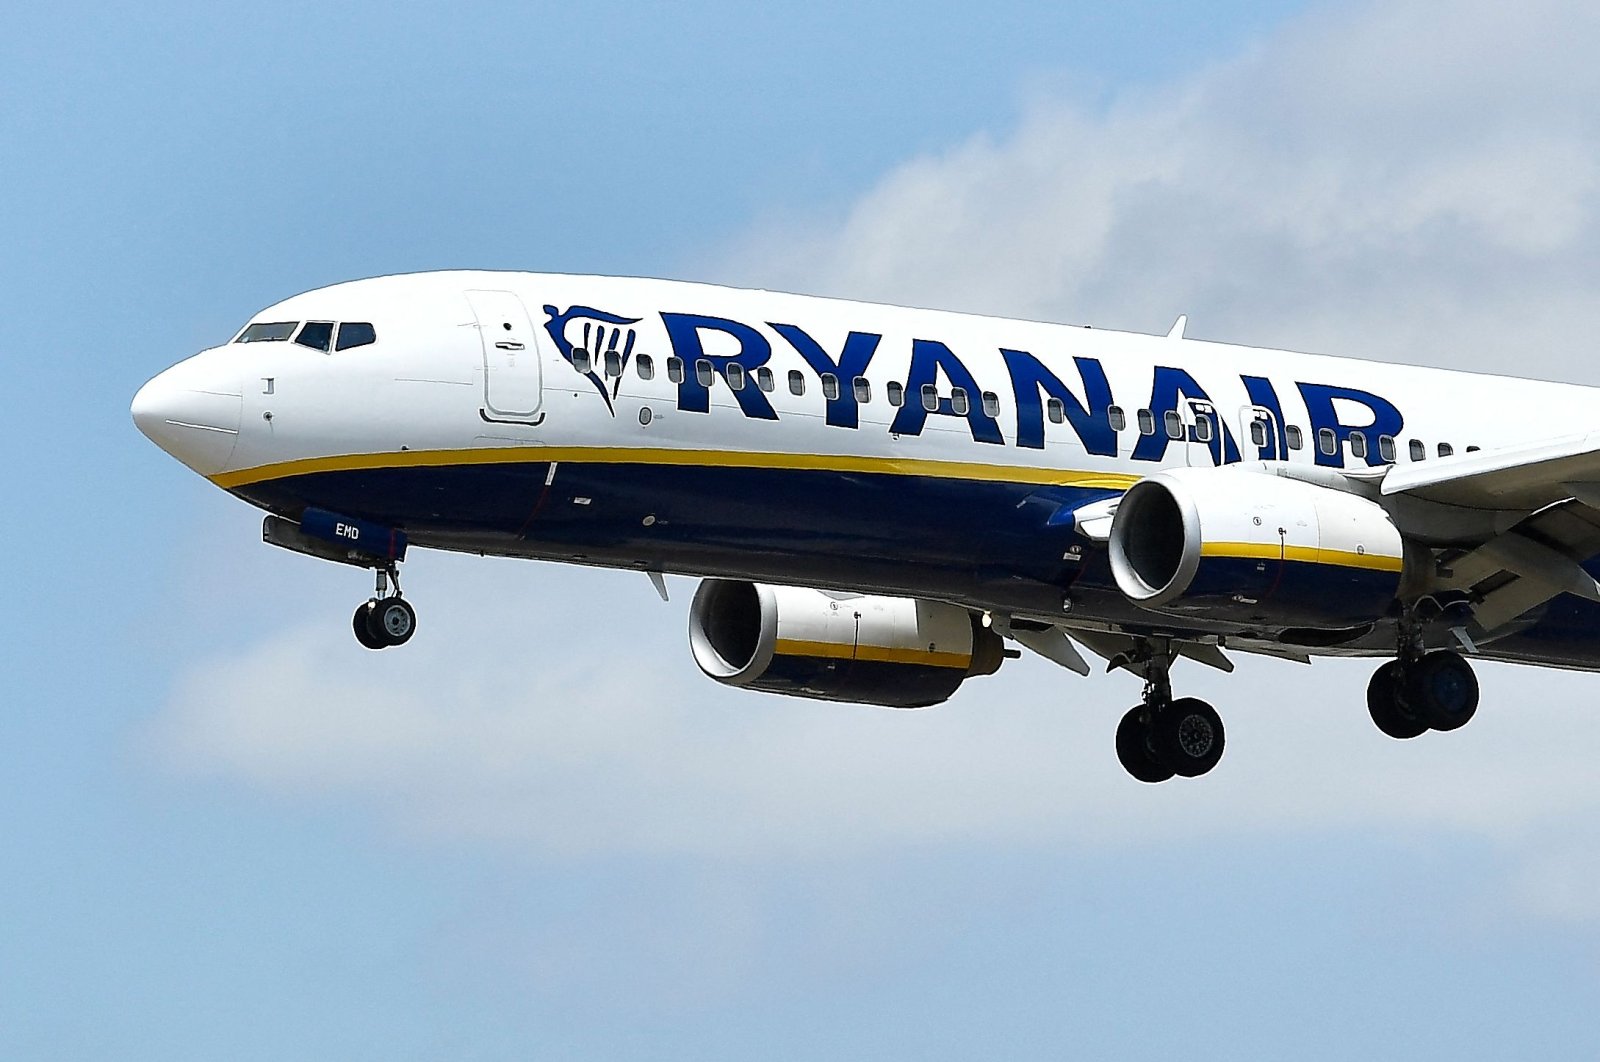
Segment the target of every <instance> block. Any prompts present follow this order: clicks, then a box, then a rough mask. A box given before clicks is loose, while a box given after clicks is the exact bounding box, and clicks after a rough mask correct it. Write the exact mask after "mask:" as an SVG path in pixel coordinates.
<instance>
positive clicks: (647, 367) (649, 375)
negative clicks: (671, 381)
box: [633, 354, 656, 380]
mask: <svg viewBox="0 0 1600 1062" xmlns="http://www.w3.org/2000/svg"><path fill="white" fill-rule="evenodd" d="M633 367H634V370H635V371H636V372H638V374H639V379H641V380H654V379H655V378H656V363H655V359H654V358H652V357H651V356H650V355H648V354H640V355H639V356H638V357H636V358H634V359H633Z"/></svg>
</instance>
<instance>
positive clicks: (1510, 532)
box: [1382, 432, 1600, 635]
mask: <svg viewBox="0 0 1600 1062" xmlns="http://www.w3.org/2000/svg"><path fill="white" fill-rule="evenodd" d="M1382 490H1383V493H1384V494H1385V495H1386V496H1391V497H1392V496H1405V497H1410V498H1415V499H1417V500H1420V501H1423V502H1433V503H1437V504H1441V505H1451V506H1458V507H1461V508H1468V509H1480V510H1493V511H1495V512H1499V513H1506V514H1510V515H1511V518H1512V519H1516V523H1515V524H1514V525H1512V526H1511V527H1509V529H1507V530H1505V531H1503V532H1501V533H1500V534H1498V535H1494V536H1492V537H1489V538H1488V539H1487V540H1485V541H1482V542H1481V543H1479V544H1477V545H1476V546H1475V547H1473V548H1470V549H1463V550H1458V551H1454V552H1452V553H1447V554H1446V555H1444V556H1441V557H1440V558H1439V560H1440V576H1441V580H1440V581H1441V585H1442V586H1443V587H1445V588H1448V589H1458V590H1464V591H1467V592H1468V593H1469V594H1471V596H1472V597H1473V598H1474V599H1475V601H1476V607H1475V609H1474V619H1475V620H1476V621H1477V623H1478V626H1479V628H1480V629H1481V630H1482V631H1483V632H1485V633H1488V634H1491V635H1492V634H1493V633H1494V632H1496V631H1498V630H1500V629H1503V628H1504V627H1505V626H1506V625H1507V624H1509V623H1511V622H1512V621H1514V620H1515V619H1516V618H1517V617H1519V616H1521V615H1523V614H1524V613H1526V612H1528V611H1529V610H1531V609H1533V608H1536V607H1538V606H1539V605H1542V604H1543V603H1544V602H1546V601H1549V600H1550V599H1551V598H1553V597H1555V596H1556V595H1558V594H1562V593H1571V594H1576V595H1578V596H1579V597H1584V598H1588V599H1589V600H1591V601H1597V600H1600V584H1596V582H1595V580H1594V578H1593V577H1592V576H1590V575H1589V574H1588V572H1586V571H1585V570H1584V568H1583V563H1584V562H1585V561H1586V560H1588V559H1589V558H1591V557H1595V556H1597V555H1600V433H1595V432H1591V433H1587V434H1584V435H1572V436H1567V437H1565V438H1560V439H1552V440H1548V441H1545V442H1538V443H1530V444H1525V445H1520V446H1511V447H1504V448H1501V449H1495V450H1483V451H1478V452H1474V453H1466V454H1462V455H1460V456H1458V457H1447V458H1442V459H1440V460H1437V461H1419V462H1416V463H1414V464H1409V465H1405V466H1395V467H1394V468H1391V469H1390V470H1389V472H1388V473H1387V474H1386V475H1385V476H1384V479H1383V486H1382ZM1514 514H1525V515H1522V516H1521V518H1520V519H1517V518H1516V516H1515V515H1514Z"/></svg>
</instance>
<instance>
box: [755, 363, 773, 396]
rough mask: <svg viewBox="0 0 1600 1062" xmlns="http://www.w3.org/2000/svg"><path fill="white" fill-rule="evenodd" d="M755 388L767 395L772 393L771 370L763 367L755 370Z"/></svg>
mask: <svg viewBox="0 0 1600 1062" xmlns="http://www.w3.org/2000/svg"><path fill="white" fill-rule="evenodd" d="M756 386H757V387H759V388H761V389H762V390H763V391H765V392H767V393H768V394H771V393H772V388H773V387H774V384H773V380H772V370H771V369H769V368H767V367H766V366H765V365H763V366H761V368H759V369H757V370H756Z"/></svg>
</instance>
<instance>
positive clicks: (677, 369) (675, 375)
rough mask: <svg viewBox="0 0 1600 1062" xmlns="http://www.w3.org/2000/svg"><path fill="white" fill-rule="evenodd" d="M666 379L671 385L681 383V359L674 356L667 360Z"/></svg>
mask: <svg viewBox="0 0 1600 1062" xmlns="http://www.w3.org/2000/svg"><path fill="white" fill-rule="evenodd" d="M667 379H668V380H671V381H672V382H673V383H683V359H682V358H680V357H678V356H677V355H676V354H674V355H673V356H672V357H670V358H668V359H667Z"/></svg>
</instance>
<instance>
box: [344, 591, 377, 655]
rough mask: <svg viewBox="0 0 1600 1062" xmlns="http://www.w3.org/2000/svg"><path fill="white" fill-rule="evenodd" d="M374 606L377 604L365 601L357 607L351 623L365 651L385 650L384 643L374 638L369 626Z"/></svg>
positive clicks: (357, 639)
mask: <svg viewBox="0 0 1600 1062" xmlns="http://www.w3.org/2000/svg"><path fill="white" fill-rule="evenodd" d="M374 604H376V602H373V601H363V602H362V603H361V604H360V605H357V606H356V614H355V616H354V617H353V618H352V619H351V621H350V626H351V627H353V628H355V632H356V641H358V642H360V643H361V646H362V648H364V649H382V648H385V643H384V641H383V640H382V639H380V638H378V637H376V636H374V635H373V633H372V628H371V627H370V626H369V624H370V622H371V618H372V606H373V605H374Z"/></svg>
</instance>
